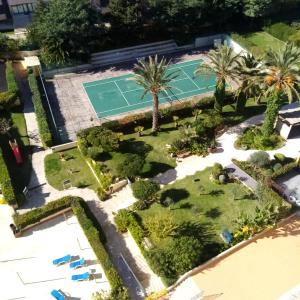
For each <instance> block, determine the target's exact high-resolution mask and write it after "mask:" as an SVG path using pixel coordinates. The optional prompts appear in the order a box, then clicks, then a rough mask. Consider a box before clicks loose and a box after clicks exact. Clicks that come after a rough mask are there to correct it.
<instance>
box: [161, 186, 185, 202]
mask: <svg viewBox="0 0 300 300" xmlns="http://www.w3.org/2000/svg"><path fill="white" fill-rule="evenodd" d="M189 195H190V193H189V192H188V191H187V190H186V189H169V190H166V191H164V192H162V193H161V196H160V202H161V203H164V201H165V200H166V199H167V198H171V199H172V200H173V202H174V203H176V202H178V201H180V200H183V199H186V198H188V197H189Z"/></svg>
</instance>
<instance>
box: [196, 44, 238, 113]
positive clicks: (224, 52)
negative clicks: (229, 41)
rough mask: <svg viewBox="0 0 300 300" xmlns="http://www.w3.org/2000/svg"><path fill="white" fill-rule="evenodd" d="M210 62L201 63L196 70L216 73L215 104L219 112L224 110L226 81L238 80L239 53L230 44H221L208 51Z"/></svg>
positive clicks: (204, 73)
mask: <svg viewBox="0 0 300 300" xmlns="http://www.w3.org/2000/svg"><path fill="white" fill-rule="evenodd" d="M208 58H209V63H201V64H200V65H199V66H198V67H197V68H196V70H195V75H212V74H216V77H217V83H216V90H215V105H214V108H215V110H216V111H217V112H220V113H221V112H222V109H223V105H224V100H225V90H226V82H227V81H229V80H232V81H235V82H237V81H238V75H239V73H238V60H239V59H240V55H239V54H235V53H234V51H233V49H232V48H231V47H228V46H220V47H218V49H216V50H210V51H209V52H208Z"/></svg>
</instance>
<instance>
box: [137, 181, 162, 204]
mask: <svg viewBox="0 0 300 300" xmlns="http://www.w3.org/2000/svg"><path fill="white" fill-rule="evenodd" d="M132 191H133V195H134V197H136V198H137V199H139V200H142V201H151V200H153V198H154V196H155V194H156V193H157V192H158V191H159V184H158V183H156V182H154V181H151V180H139V181H136V182H135V183H133V184H132Z"/></svg>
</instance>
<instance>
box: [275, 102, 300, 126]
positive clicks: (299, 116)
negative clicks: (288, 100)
mask: <svg viewBox="0 0 300 300" xmlns="http://www.w3.org/2000/svg"><path fill="white" fill-rule="evenodd" d="M279 118H280V119H281V120H282V121H283V122H285V123H287V124H288V125H300V107H299V104H298V103H297V102H295V103H292V104H290V105H287V106H285V108H283V109H282V110H280V111H279Z"/></svg>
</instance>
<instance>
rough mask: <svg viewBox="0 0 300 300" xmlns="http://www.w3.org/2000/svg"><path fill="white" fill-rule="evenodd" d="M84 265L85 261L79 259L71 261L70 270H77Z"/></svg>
mask: <svg viewBox="0 0 300 300" xmlns="http://www.w3.org/2000/svg"><path fill="white" fill-rule="evenodd" d="M84 265H85V260H84V258H81V259H79V260H76V261H72V262H71V263H70V268H71V269H77V268H80V267H82V266H84Z"/></svg>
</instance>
